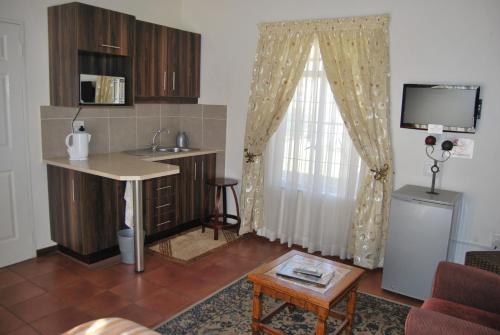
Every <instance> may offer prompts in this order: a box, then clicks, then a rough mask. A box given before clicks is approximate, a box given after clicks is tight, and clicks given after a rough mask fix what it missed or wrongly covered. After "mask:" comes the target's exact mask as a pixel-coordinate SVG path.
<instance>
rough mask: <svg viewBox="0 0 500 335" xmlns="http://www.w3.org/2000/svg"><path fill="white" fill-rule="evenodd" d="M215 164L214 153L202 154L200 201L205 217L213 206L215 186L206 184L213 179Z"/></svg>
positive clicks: (212, 209)
mask: <svg viewBox="0 0 500 335" xmlns="http://www.w3.org/2000/svg"><path fill="white" fill-rule="evenodd" d="M215 164H216V155H215V154H210V155H204V156H203V169H202V171H203V188H202V193H201V201H202V206H203V207H202V213H203V212H204V213H205V217H206V216H208V215H210V214H212V213H213V211H214V208H215V188H214V187H209V186H208V185H207V182H208V181H209V180H213V179H215Z"/></svg>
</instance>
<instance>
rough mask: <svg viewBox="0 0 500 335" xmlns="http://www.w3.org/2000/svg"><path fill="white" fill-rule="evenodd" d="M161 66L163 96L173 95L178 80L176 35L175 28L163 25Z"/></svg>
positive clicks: (175, 92)
mask: <svg viewBox="0 0 500 335" xmlns="http://www.w3.org/2000/svg"><path fill="white" fill-rule="evenodd" d="M162 41H163V43H162V60H163V62H162V66H163V76H164V77H163V78H164V82H163V88H164V94H163V96H165V97H175V96H178V94H177V91H178V89H177V86H178V82H179V60H178V57H177V49H178V37H177V29H173V28H168V27H163V30H162Z"/></svg>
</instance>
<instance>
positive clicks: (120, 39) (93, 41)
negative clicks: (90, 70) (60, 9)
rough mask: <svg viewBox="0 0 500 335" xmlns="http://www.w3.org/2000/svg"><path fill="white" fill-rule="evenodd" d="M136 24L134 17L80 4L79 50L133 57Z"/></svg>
mask: <svg viewBox="0 0 500 335" xmlns="http://www.w3.org/2000/svg"><path fill="white" fill-rule="evenodd" d="M134 23H135V17H134V16H132V15H127V14H123V13H120V12H115V11H111V10H107V9H103V8H99V7H94V6H89V5H84V4H78V49H79V50H84V51H90V52H99V53H106V54H112V55H120V56H131V55H132V53H133V50H134V47H133V46H134Z"/></svg>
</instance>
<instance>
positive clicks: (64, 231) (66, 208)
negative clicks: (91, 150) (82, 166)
mask: <svg viewBox="0 0 500 335" xmlns="http://www.w3.org/2000/svg"><path fill="white" fill-rule="evenodd" d="M47 176H48V184H49V205H50V207H49V208H50V231H51V238H52V240H53V241H55V242H57V243H58V244H59V245H60V246H63V247H65V248H67V249H69V250H71V251H73V252H75V253H78V254H80V255H83V256H85V255H91V254H93V253H96V252H99V251H103V250H105V249H108V248H113V247H116V245H117V236H116V235H117V232H118V230H119V229H120V227H121V226H122V225H123V224H124V213H125V201H124V200H123V195H124V193H125V183H124V182H120V181H116V180H113V179H109V178H102V177H99V176H95V175H91V174H88V173H82V172H78V171H75V170H69V169H65V168H60V167H56V166H50V165H49V166H47Z"/></svg>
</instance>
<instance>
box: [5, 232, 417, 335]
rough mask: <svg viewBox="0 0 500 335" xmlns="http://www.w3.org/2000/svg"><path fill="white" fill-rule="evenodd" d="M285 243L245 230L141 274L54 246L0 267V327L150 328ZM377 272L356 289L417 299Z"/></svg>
mask: <svg viewBox="0 0 500 335" xmlns="http://www.w3.org/2000/svg"><path fill="white" fill-rule="evenodd" d="M297 249H299V250H300V248H297ZM289 250H290V248H288V247H286V246H285V245H281V244H279V243H278V242H272V243H271V242H269V241H268V240H266V239H263V238H260V237H256V236H251V237H249V238H246V239H241V240H238V241H236V242H234V243H233V244H231V245H229V246H228V247H227V248H222V249H219V250H217V251H215V252H213V253H210V254H207V255H206V256H203V257H202V258H200V259H198V260H196V261H195V262H192V263H190V264H179V263H175V262H172V261H170V260H167V259H165V258H162V257H160V256H157V255H154V254H150V253H147V254H146V258H145V265H146V271H145V272H144V273H143V274H135V273H134V268H133V266H131V265H125V264H121V263H119V261H118V260H117V259H116V260H115V261H112V262H106V263H105V264H99V265H97V266H93V267H88V266H86V265H83V264H81V263H79V262H76V261H74V260H72V259H70V258H69V257H67V256H65V255H62V254H60V253H53V254H50V255H46V256H42V257H39V258H36V259H32V260H28V261H25V262H22V263H18V264H15V265H12V266H9V267H6V268H2V269H0V334H24V335H30V334H60V333H61V332H63V331H65V330H68V329H70V328H71V327H73V326H75V325H77V324H80V323H83V322H86V321H88V320H92V319H95V318H100V317H108V316H119V317H123V318H127V319H130V320H133V321H135V322H138V323H141V324H143V325H145V326H146V327H154V326H155V325H157V324H159V323H161V322H162V321H164V320H166V319H168V318H169V317H170V316H172V315H174V314H176V313H178V312H179V311H181V310H183V309H184V308H186V307H188V306H189V305H191V304H193V303H195V302H197V301H199V300H201V299H203V298H204V297H206V296H207V295H209V294H211V293H213V292H214V291H216V290H218V289H220V288H222V287H224V286H226V285H227V284H229V283H231V282H232V281H234V280H236V279H238V278H239V277H241V276H243V275H244V274H246V273H247V272H249V271H251V270H252V269H254V268H255V267H257V266H258V265H260V264H263V263H265V262H267V261H270V260H272V259H274V258H276V257H278V256H280V255H282V254H284V253H286V252H287V251H289ZM336 260H337V259H336ZM381 278H382V271H381V270H374V271H367V272H366V273H365V276H364V277H363V280H362V282H361V285H360V291H362V292H366V293H370V294H373V295H377V296H381V297H384V298H387V299H391V300H395V301H398V302H402V303H406V304H411V305H419V304H420V302H419V301H417V300H413V299H410V298H407V297H404V296H401V295H397V294H393V293H390V292H386V291H383V290H382V289H381V288H380V283H381Z"/></svg>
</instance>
